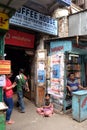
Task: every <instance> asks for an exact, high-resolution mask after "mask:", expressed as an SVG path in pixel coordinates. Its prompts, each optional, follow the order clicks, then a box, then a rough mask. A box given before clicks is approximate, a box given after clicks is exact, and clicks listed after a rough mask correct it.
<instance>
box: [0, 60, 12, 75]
mask: <svg viewBox="0 0 87 130" xmlns="http://www.w3.org/2000/svg"><path fill="white" fill-rule="evenodd" d="M10 73H11V61H10V60H0V75H3V74H10Z"/></svg>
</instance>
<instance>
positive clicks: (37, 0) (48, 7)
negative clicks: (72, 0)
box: [0, 0, 64, 17]
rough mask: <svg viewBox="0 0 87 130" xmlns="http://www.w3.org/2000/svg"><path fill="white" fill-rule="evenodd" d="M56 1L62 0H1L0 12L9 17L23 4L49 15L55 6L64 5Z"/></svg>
mask: <svg viewBox="0 0 87 130" xmlns="http://www.w3.org/2000/svg"><path fill="white" fill-rule="evenodd" d="M58 1H62V0H1V1H0V12H3V13H6V14H8V15H9V16H10V17H11V16H12V15H13V13H14V12H15V11H16V10H18V9H19V8H20V7H21V6H22V5H24V6H27V7H28V8H31V9H33V10H36V11H38V12H40V13H43V14H47V15H51V14H52V12H53V11H54V10H55V9H56V8H58V7H60V6H61V7H63V6H64V5H62V4H61V2H58Z"/></svg>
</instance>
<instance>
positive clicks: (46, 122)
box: [6, 98, 87, 130]
mask: <svg viewBox="0 0 87 130" xmlns="http://www.w3.org/2000/svg"><path fill="white" fill-rule="evenodd" d="M24 100H25V105H26V113H19V112H18V110H17V108H16V107H14V110H13V113H12V119H14V120H15V124H12V125H6V130H87V120H85V121H83V122H81V123H79V122H77V121H75V120H73V119H72V116H70V115H61V114H54V115H53V116H52V117H42V116H40V115H38V114H37V113H36V107H35V105H34V104H33V103H32V102H31V101H29V100H28V99H25V98H24Z"/></svg>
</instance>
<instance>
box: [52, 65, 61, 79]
mask: <svg viewBox="0 0 87 130" xmlns="http://www.w3.org/2000/svg"><path fill="white" fill-rule="evenodd" d="M52 72H53V74H52V78H60V65H59V64H54V65H53V71H52Z"/></svg>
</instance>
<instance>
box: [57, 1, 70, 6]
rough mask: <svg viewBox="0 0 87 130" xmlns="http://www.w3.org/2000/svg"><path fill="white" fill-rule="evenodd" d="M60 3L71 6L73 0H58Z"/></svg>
mask: <svg viewBox="0 0 87 130" xmlns="http://www.w3.org/2000/svg"><path fill="white" fill-rule="evenodd" d="M57 1H58V2H59V3H60V4H63V5H64V6H70V5H71V0H57Z"/></svg>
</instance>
